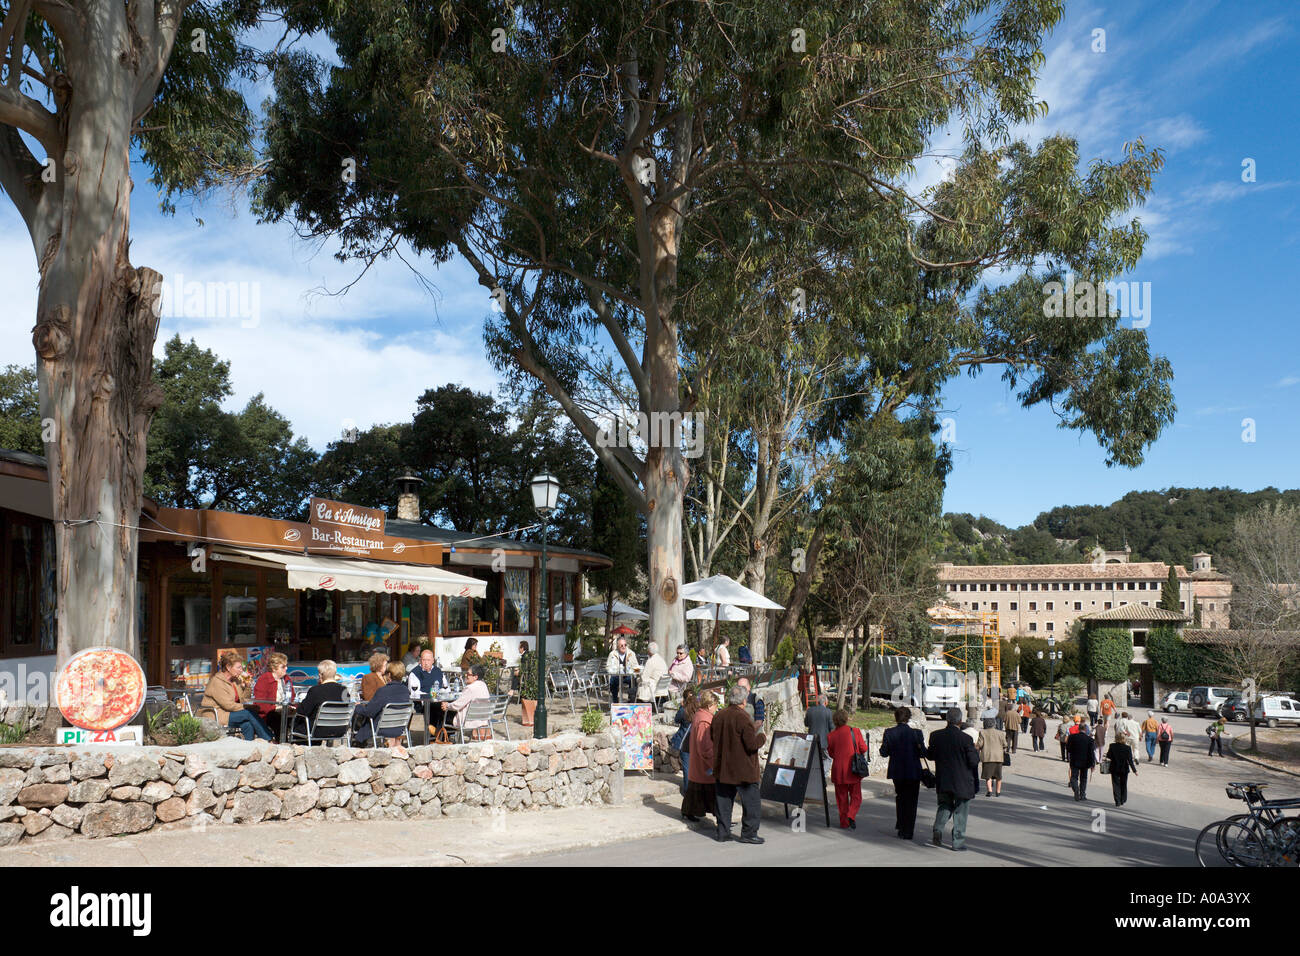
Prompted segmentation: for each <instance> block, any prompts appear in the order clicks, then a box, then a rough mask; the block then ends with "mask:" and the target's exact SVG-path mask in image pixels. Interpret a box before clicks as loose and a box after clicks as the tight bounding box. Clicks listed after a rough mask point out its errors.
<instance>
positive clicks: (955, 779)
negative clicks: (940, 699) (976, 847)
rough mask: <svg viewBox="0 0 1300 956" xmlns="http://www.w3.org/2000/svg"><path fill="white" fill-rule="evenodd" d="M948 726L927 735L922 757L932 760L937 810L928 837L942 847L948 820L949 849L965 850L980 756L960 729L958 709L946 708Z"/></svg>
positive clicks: (972, 743) (959, 712)
mask: <svg viewBox="0 0 1300 956" xmlns="http://www.w3.org/2000/svg"><path fill="white" fill-rule="evenodd" d="M946 717H947V720H948V726H947V727H945V728H944V729H943V730H936V731H935V732H934V733H932V734H931V735H930V746H929V747H928V748H926V756H928V757H929V758H930V759H931V760H933V761H934V777H935V791H936V794H937V796H938V799H939V812H938V813H936V814H935V815H934V834H933V836H932V838H931V840H930V842H931V843H933V844H934V845H935V846H943V831H944V830H945V829H947V827H948V821H949V819H951V820H952V848H953V849H954V850H956V851H958V852H961V851H962V850H965V849H966V817H967V814H968V813H969V811H970V802H971V800H973V799H974V798H975V771H976V769H977V768H978V767H979V763H980V757H979V754H978V753H977V752H976V750H975V743H974V742H973V741H972V740H971V739H970V737H969V736H967V735H966V734H965V733H963V732H962V729H961V727H960V724H961V711H960V710H959V709H958V708H956V707H950V708H948V713H947V714H946Z"/></svg>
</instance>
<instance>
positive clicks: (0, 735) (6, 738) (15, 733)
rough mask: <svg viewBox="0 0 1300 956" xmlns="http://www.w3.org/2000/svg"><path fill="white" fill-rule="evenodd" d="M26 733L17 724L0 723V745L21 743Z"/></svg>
mask: <svg viewBox="0 0 1300 956" xmlns="http://www.w3.org/2000/svg"><path fill="white" fill-rule="evenodd" d="M25 735H26V731H25V730H23V728H22V727H20V726H19V725H17V724H6V723H4V722H3V721H0V744H16V743H20V742H21V741H22V739H23V737H24V736H25Z"/></svg>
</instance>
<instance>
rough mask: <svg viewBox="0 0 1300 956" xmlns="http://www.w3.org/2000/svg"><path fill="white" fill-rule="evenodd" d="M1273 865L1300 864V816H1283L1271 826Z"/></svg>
mask: <svg viewBox="0 0 1300 956" xmlns="http://www.w3.org/2000/svg"><path fill="white" fill-rule="evenodd" d="M1269 832H1270V833H1271V834H1272V836H1273V841H1272V842H1273V854H1274V856H1273V865H1274V866H1300V817H1283V818H1282V819H1281V820H1278V821H1277V822H1276V823H1274V824H1273V825H1272V826H1271V827H1269Z"/></svg>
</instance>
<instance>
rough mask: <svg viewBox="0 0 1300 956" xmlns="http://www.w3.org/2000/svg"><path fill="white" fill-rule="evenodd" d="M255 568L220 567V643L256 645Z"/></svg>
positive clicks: (256, 586) (256, 584)
mask: <svg viewBox="0 0 1300 956" xmlns="http://www.w3.org/2000/svg"><path fill="white" fill-rule="evenodd" d="M257 588H258V582H257V569H256V568H244V567H239V566H238V565H223V566H222V568H221V613H222V624H221V625H220V627H221V631H220V634H221V637H220V640H219V643H220V644H223V645H227V644H257V643H258V639H257Z"/></svg>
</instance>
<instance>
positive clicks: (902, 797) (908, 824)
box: [880, 707, 925, 840]
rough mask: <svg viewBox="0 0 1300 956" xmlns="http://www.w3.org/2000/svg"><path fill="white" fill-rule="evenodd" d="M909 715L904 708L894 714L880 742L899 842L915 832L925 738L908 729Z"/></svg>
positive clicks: (907, 838)
mask: <svg viewBox="0 0 1300 956" xmlns="http://www.w3.org/2000/svg"><path fill="white" fill-rule="evenodd" d="M911 719H912V712H911V710H909V709H908V708H906V707H899V708H898V709H897V710H895V711H894V726H892V727H890V728H889V729H888V730H886V731H885V735H884V737H883V738H881V741H880V756H882V757H888V758H889V769H888V770H887V771H886V772H885V776H886V777H887V778H888V779H890V780H892V781H894V829H895V830H896V831H898V836H899V837H900V838H901V839H903V840H910V839H912V835H913V833H914V831H915V830H916V804H917V802H918V799H919V797H920V794H921V755H922V754H924V753H925V734H923V733H921V731H919V730H917V729H916V728H915V727H911V726H909V722H910V721H911Z"/></svg>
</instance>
